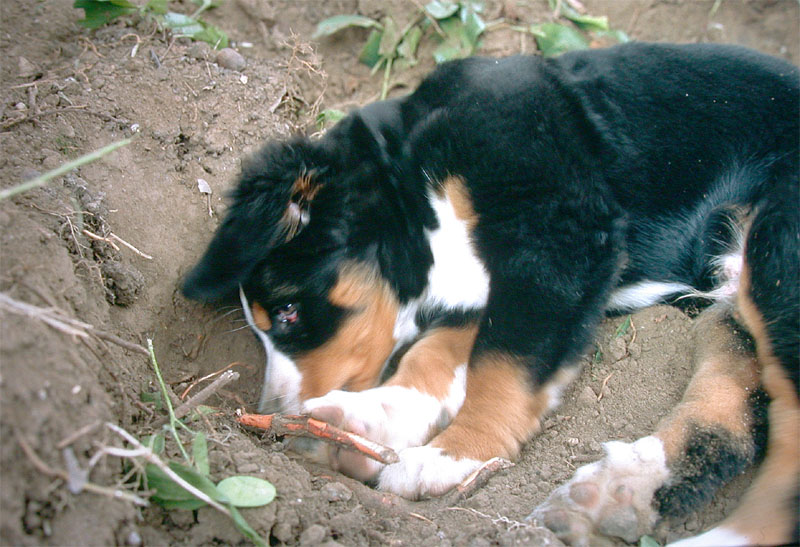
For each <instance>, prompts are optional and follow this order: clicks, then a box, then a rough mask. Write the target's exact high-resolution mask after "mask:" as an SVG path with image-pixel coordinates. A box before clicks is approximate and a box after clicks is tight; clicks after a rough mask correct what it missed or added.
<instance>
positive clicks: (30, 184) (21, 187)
mask: <svg viewBox="0 0 800 547" xmlns="http://www.w3.org/2000/svg"><path fill="white" fill-rule="evenodd" d="M131 140H132V139H123V140H121V141H117V142H112V143H111V144H109V145H107V146H104V147H103V148H101V149H99V150H95V151H94V152H90V153H88V154H85V155H83V156H81V157H80V158H77V159H74V160H72V161H69V162H67V163H65V164H64V165H62V166H60V167H56V168H55V169H53V170H51V171H48V172H47V173H44V174H41V175H39V176H38V177H36V178H33V179H31V180H29V181H27V182H23V183H22V184H18V185H16V186H12V187H11V188H6V189H4V190H0V201H3V200H4V199H8V198H10V197H13V196H16V195H17V194H21V193H22V192H27V191H28V190H32V189H34V188H38V187H39V186H42V185H44V184H46V183H47V182H48V181H50V180H52V179H54V178H56V177H60V176H61V175H63V174H65V173H69V172H70V171H72V170H73V169H77V168H78V167H80V166H82V165H86V164H87V163H92V162H93V161H97V160H99V159H100V158H102V157H103V156H105V155H107V154H110V153H111V152H113V151H114V150H116V149H117V148H121V147H123V146H127V145H128V144H130V142H131Z"/></svg>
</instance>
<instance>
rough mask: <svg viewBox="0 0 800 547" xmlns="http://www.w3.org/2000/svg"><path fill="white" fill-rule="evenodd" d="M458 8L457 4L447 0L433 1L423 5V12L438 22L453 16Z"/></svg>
mask: <svg viewBox="0 0 800 547" xmlns="http://www.w3.org/2000/svg"><path fill="white" fill-rule="evenodd" d="M458 8H459V6H458V3H456V2H450V1H448V0H433V1H432V2H428V3H427V4H425V11H427V12H428V15H430V16H431V17H433V18H434V19H438V20H441V19H447V18H448V17H451V16H453V15H455V14H456V12H457V11H458Z"/></svg>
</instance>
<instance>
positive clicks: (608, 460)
mask: <svg viewBox="0 0 800 547" xmlns="http://www.w3.org/2000/svg"><path fill="white" fill-rule="evenodd" d="M731 308H732V307H731V306H730V305H718V306H714V307H712V308H709V309H708V310H706V311H705V312H703V313H702V314H701V315H700V316H699V317H698V319H697V324H696V331H695V338H696V340H697V350H696V356H695V360H696V371H695V374H694V376H693V378H692V379H691V381H690V383H689V385H688V387H687V389H686V392H685V394H684V397H683V399H682V401H681V403H680V404H679V405H678V406H677V407H675V409H673V411H672V412H671V414H670V415H668V416H667V417H665V418H664V419H662V421H661V422H660V423H659V425H658V426H657V428H656V431H655V432H654V433H653V434H652V435H650V436H647V437H644V438H641V439H639V440H637V441H636V442H633V443H624V442H618V441H614V442H609V443H606V445H605V449H606V456H605V458H603V459H602V460H600V461H598V462H595V463H592V464H589V465H586V466H583V467H581V468H579V469H578V470H577V471H576V472H575V475H574V476H573V478H572V479H571V480H570V481H569V482H568V483H566V484H565V485H562V486H561V487H559V488H558V489H556V490H555V491H554V492H553V493H552V494H551V495H550V497H549V498H548V499H547V500H546V501H545V502H544V503H543V504H542V505H540V506H539V507H538V508H537V509H536V510H535V511H534V512H533V513H532V514H531V515H530V517H528V518H529V519H530V520H534V521H536V522H538V523H539V524H543V525H545V526H547V527H548V528H550V529H551V530H553V532H555V533H556V534H557V535H558V536H559V537H560V538H561V539H563V540H564V541H566V542H568V543H571V544H573V545H595V544H598V543H602V541H603V539H602V538H604V537H616V538H622V539H624V540H625V541H628V542H635V541H637V540H638V538H640V537H641V536H642V535H644V534H647V533H649V532H650V531H651V530H652V528H653V526H654V525H655V523H656V522H657V521H658V520H659V519H660V518H663V517H673V516H679V515H680V516H683V515H685V514H686V513H687V512H688V511H690V510H692V509H694V508H696V507H698V506H700V505H702V504H703V503H705V502H707V501H708V500H709V499H710V498H711V496H712V495H713V494H714V492H715V491H716V490H717V489H718V488H719V487H720V486H721V485H722V484H724V483H725V482H727V481H728V480H730V479H731V478H732V477H734V476H736V475H738V474H739V473H741V472H742V471H744V470H745V469H746V468H747V467H748V466H749V465H750V464H751V463H752V462H753V461H754V460H755V458H756V452H757V447H756V444H757V441H756V437H755V436H754V434H753V432H754V429H757V428H758V426H759V423H758V422H759V419H758V408H759V407H762V408H763V404H764V396H763V394H761V395H760V393H761V392H760V391H759V389H758V386H759V379H758V370H757V362H756V359H755V356H754V354H753V352H752V344H751V343H750V342H749V340H748V338H747V337H746V335H744V333H743V332H741V329H740V328H739V327H737V325H736V324H735V322H734V320H733V318H732V313H731Z"/></svg>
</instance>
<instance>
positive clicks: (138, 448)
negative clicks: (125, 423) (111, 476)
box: [105, 422, 232, 518]
mask: <svg viewBox="0 0 800 547" xmlns="http://www.w3.org/2000/svg"><path fill="white" fill-rule="evenodd" d="M106 427H108V428H109V429H110V430H111V431H113V432H114V433H116V434H117V435H119V436H120V437H122V438H123V439H125V440H126V441H128V443H129V444H131V445H132V446H133V447H134V448H135V450H124V449H113V448H106V449H105V450H106V451H107V453H108V454H111V455H112V456H120V457H142V458H144V459H145V460H147V461H148V462H150V463H152V464H153V465H155V466H156V467H158V468H159V469H161V470H162V471H163V472H164V473H166V475H167V476H168V477H169V478H170V479H172V480H173V481H174V482H175V483H176V484H177V485H179V486H180V487H181V488H183V489H184V490H186V491H187V492H189V493H190V494H192V495H193V496H195V497H196V498H198V499H200V500H202V501H204V502H206V503H207V504H208V505H210V506H211V507H213V508H214V509H216V510H217V511H219V512H220V513H223V514H225V515H227V516H228V517H231V518H232V515H231V512H230V511H229V510H228V508H227V507H225V506H224V505H222V504H220V503H219V502H217V501H215V500H213V499H211V498H210V497H208V496H207V495H206V494H205V493H204V492H202V491H201V490H198V489H197V488H195V487H194V486H192V485H191V484H189V483H188V482H186V481H185V480H183V479H182V478H181V477H180V475H178V474H177V473H175V472H174V471H173V470H172V469H170V467H169V466H168V465H167V464H165V463H164V462H163V461H162V460H161V458H159V457H158V456H156V455H155V454H154V453H153V451H152V450H150V449H149V448H147V447H146V446H144V445H143V444H142V443H140V442H139V441H138V440H136V438H135V437H134V436H133V435H131V434H130V433H128V432H127V431H125V430H124V429H122V428H121V427H119V426H116V425H114V424H112V423H110V422H106Z"/></svg>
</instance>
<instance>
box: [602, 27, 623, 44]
mask: <svg viewBox="0 0 800 547" xmlns="http://www.w3.org/2000/svg"><path fill="white" fill-rule="evenodd" d="M594 36H596V37H597V38H611V39H612V40H615V41H616V42H617V43H619V44H625V43H627V42H630V41H631V39H630V37H629V36H628V35H627V34H626V33H625V31H624V30H605V31H602V30H601V31H598V32H595V33H594Z"/></svg>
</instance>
